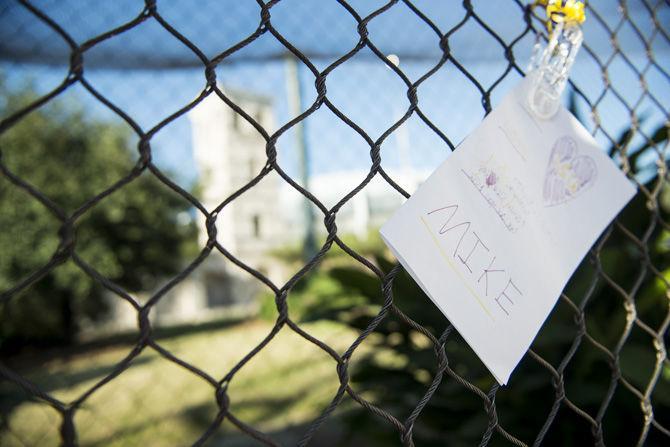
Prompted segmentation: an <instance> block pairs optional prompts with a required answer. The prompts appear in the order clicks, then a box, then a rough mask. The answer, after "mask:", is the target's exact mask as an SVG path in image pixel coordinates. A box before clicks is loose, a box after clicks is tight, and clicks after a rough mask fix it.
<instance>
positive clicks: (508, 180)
mask: <svg viewBox="0 0 670 447" xmlns="http://www.w3.org/2000/svg"><path fill="white" fill-rule="evenodd" d="M527 86H528V83H527V82H526V81H522V82H521V83H520V84H519V85H518V86H517V87H516V88H515V89H514V90H513V91H512V92H511V93H510V94H509V95H508V96H507V97H506V98H505V99H504V100H503V101H502V103H501V104H500V106H499V107H497V108H496V109H495V110H493V111H492V112H491V113H490V114H489V115H488V116H487V117H486V118H485V119H484V121H483V122H482V123H481V125H480V126H479V127H478V128H477V129H476V130H475V131H474V132H473V133H472V134H471V135H470V136H468V137H467V138H466V139H465V140H464V141H463V142H462V143H461V145H460V146H459V147H458V148H457V149H456V150H455V151H454V153H453V154H451V155H450V156H449V157H448V158H447V160H446V161H445V162H444V163H442V165H441V166H440V167H439V168H438V169H437V170H436V171H435V172H434V173H433V174H432V175H431V176H430V177H429V178H428V179H427V180H426V181H425V182H424V183H423V184H422V185H421V186H420V187H419V189H418V190H417V191H416V192H415V193H414V195H412V197H411V198H410V199H409V200H408V201H407V202H406V203H405V204H404V205H403V206H402V207H400V208H399V209H398V210H397V211H396V213H395V214H394V215H393V216H392V217H391V219H390V220H389V221H388V222H386V224H384V226H383V227H382V229H381V235H382V237H383V239H384V241H385V242H386V244H387V245H388V246H389V247H390V249H391V250H392V252H393V253H394V254H395V256H396V257H397V258H398V260H399V261H400V262H401V263H402V265H403V266H404V267H405V269H406V270H407V271H408V272H409V273H410V274H411V275H412V277H413V278H414V279H415V280H416V281H417V283H418V284H419V285H420V286H421V288H422V289H423V290H424V292H426V294H427V295H428V296H429V297H430V298H431V299H432V300H433V302H434V303H435V304H436V305H437V307H438V308H439V309H440V310H441V311H442V312H443V313H444V314H445V316H446V317H447V318H448V319H449V321H451V323H452V324H453V325H454V326H455V327H456V329H457V330H458V332H459V333H460V334H461V335H462V336H463V337H464V338H465V340H466V341H467V342H468V343H469V344H470V346H471V347H472V348H473V349H474V351H475V352H476V353H477V354H478V355H479V357H480V358H481V360H482V361H483V362H484V364H485V365H486V366H487V367H488V369H489V370H490V371H491V373H492V374H493V375H494V376H495V378H496V379H497V380H498V382H500V383H501V384H505V383H507V381H508V379H509V376H510V374H511V373H512V370H513V369H514V368H515V367H516V365H517V364H518V363H519V361H520V360H521V358H522V357H523V355H524V354H525V353H526V351H527V350H528V348H529V346H530V344H531V342H532V340H533V338H534V337H535V335H536V334H537V332H538V331H539V329H540V327H541V326H542V323H543V322H544V321H545V319H546V318H547V316H548V315H549V312H550V311H551V309H552V308H553V306H554V304H555V303H556V300H557V299H558V297H559V296H560V293H561V291H562V290H563V288H564V287H565V285H566V283H567V281H568V279H569V278H570V276H571V275H572V273H573V272H574V270H575V269H576V268H577V266H578V265H579V263H580V262H581V260H582V259H583V257H584V256H585V254H586V253H587V251H588V250H589V248H590V247H591V246H592V245H593V243H594V242H595V240H596V239H597V237H598V236H599V235H600V234H601V233H602V231H603V230H604V229H605V228H606V226H607V225H608V224H609V223H610V221H612V219H614V217H615V216H616V215H617V214H618V213H619V211H620V210H621V209H622V208H623V207H624V206H625V204H626V203H627V202H628V201H629V200H630V199H631V198H632V197H633V196H634V195H635V192H636V188H635V187H634V185H633V183H631V182H630V181H629V180H628V179H626V177H625V176H624V175H623V174H622V173H621V171H620V170H619V169H618V168H617V167H616V166H615V165H614V163H613V162H612V160H610V159H609V157H608V156H607V155H606V154H605V153H603V152H602V150H601V149H600V148H599V147H598V145H597V143H596V141H595V140H594V139H593V138H592V137H591V135H590V134H589V132H588V131H587V130H586V129H585V128H584V127H583V126H582V125H581V124H580V123H579V122H578V121H577V119H576V118H575V117H574V116H572V114H570V112H568V111H567V110H565V109H564V108H561V109H560V110H559V112H558V114H557V115H556V116H555V117H554V118H552V119H551V120H547V121H542V120H539V119H536V118H534V117H533V116H532V114H531V113H529V111H528V110H527V109H526V106H525V101H524V99H525V94H526V93H525V92H526V89H527Z"/></svg>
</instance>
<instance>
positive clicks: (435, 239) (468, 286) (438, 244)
mask: <svg viewBox="0 0 670 447" xmlns="http://www.w3.org/2000/svg"><path fill="white" fill-rule="evenodd" d="M419 218H420V219H421V222H423V225H424V226H425V227H426V230H427V231H428V234H430V237H431V239H433V242H434V243H435V246H437V249H438V250H439V251H440V254H441V255H442V258H444V260H445V261H447V265H448V266H449V267H451V269H452V270H453V271H454V273H456V275H458V277H459V278H460V279H461V281H463V285H464V286H465V287H466V288H467V289H468V291H469V292H470V294H471V295H472V296H473V297H474V299H476V300H477V302H478V303H479V305H480V306H481V308H482V309H483V310H484V312H486V315H488V316H489V317H490V318H491V320H494V321H495V319H494V318H493V315H491V311H489V309H488V307H486V304H484V301H483V300H482V299H481V297H480V296H479V295H478V294H477V292H475V291H474V289H473V288H472V287H470V284H468V282H467V281H466V280H465V278H464V277H463V274H462V273H461V272H460V271H459V270H458V268H456V265H455V264H454V262H453V261H452V260H451V258H450V257H449V255H447V253H445V251H444V249H443V248H442V245H441V244H440V241H439V240H438V239H437V237H436V236H435V233H433V230H431V229H430V226H429V225H428V222H426V219H424V218H423V216H419Z"/></svg>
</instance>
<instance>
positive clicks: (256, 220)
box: [251, 214, 261, 237]
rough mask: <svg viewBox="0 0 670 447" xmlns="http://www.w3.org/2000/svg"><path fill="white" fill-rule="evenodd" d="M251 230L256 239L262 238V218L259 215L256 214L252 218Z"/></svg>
mask: <svg viewBox="0 0 670 447" xmlns="http://www.w3.org/2000/svg"><path fill="white" fill-rule="evenodd" d="M251 228H252V229H253V232H254V237H261V217H260V216H259V215H258V214H255V215H254V217H252V218H251Z"/></svg>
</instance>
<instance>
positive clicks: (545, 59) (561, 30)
mask: <svg viewBox="0 0 670 447" xmlns="http://www.w3.org/2000/svg"><path fill="white" fill-rule="evenodd" d="M582 40H583V34H582V28H581V26H580V24H579V23H578V22H576V21H564V22H559V23H555V24H554V27H553V31H552V33H551V36H550V38H549V43H548V44H547V46H546V47H545V48H544V49H543V50H542V48H541V45H540V42H539V41H538V42H537V43H536V44H535V47H534V49H533V57H532V59H531V63H530V67H529V74H528V76H530V77H531V87H530V91H529V93H528V106H529V107H530V110H531V111H532V112H533V113H534V114H535V115H536V116H537V117H538V118H540V119H543V120H547V119H550V118H552V117H553V116H554V115H555V114H556V112H557V111H558V107H559V105H560V103H561V94H562V93H563V90H565V84H566V83H567V81H568V76H569V75H570V68H571V67H572V64H573V63H574V62H575V57H576V56H577V52H578V51H579V48H580V47H581V46H582Z"/></svg>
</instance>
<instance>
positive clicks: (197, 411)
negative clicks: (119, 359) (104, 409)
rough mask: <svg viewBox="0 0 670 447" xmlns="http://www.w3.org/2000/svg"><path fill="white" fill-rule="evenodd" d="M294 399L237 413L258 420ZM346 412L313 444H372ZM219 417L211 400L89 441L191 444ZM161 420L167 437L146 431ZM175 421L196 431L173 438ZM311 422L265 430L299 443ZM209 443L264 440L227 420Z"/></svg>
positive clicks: (247, 405)
mask: <svg viewBox="0 0 670 447" xmlns="http://www.w3.org/2000/svg"><path fill="white" fill-rule="evenodd" d="M292 400H293V399H290V398H281V399H273V398H269V399H249V400H245V401H240V402H239V403H238V404H236V405H235V409H234V413H235V414H237V413H238V412H244V411H254V412H255V413H257V416H256V417H254V420H263V419H264V418H266V417H269V416H273V415H275V414H277V413H280V412H283V411H285V410H286V409H287V407H289V406H290V405H291V401H292ZM316 416H318V415H315V417H316ZM343 416H346V415H345V413H341V414H339V415H337V414H336V415H335V417H334V418H333V417H331V418H329V420H330V421H331V423H329V424H326V426H324V427H323V428H322V429H320V430H319V431H318V432H317V433H316V435H315V436H314V438H313V440H312V442H311V443H310V444H311V445H318V446H319V447H335V446H340V445H348V446H363V445H368V444H366V443H365V442H363V440H362V439H359V440H358V441H356V437H355V436H354V435H353V433H350V432H348V431H347V430H346V426H345V425H343V424H342V423H341V421H339V419H340V418H342V417H343ZM215 417H216V407H215V406H214V404H212V403H209V404H199V405H193V406H190V407H187V408H185V409H182V410H181V411H179V412H177V413H174V414H173V415H169V416H167V417H165V416H163V417H154V418H150V419H144V420H143V421H142V422H137V423H133V424H126V425H124V426H123V427H122V428H121V429H119V430H117V431H115V432H114V433H113V434H111V435H109V436H106V437H104V438H101V439H97V440H95V441H94V442H88V443H86V445H87V446H89V447H102V446H106V445H109V444H111V443H117V444H120V445H139V444H140V443H142V442H144V441H147V439H146V438H148V437H150V438H151V440H152V441H151V442H152V443H154V444H155V445H161V446H162V445H191V444H192V443H193V442H195V441H196V440H197V439H198V438H199V437H200V436H201V435H202V434H203V433H205V432H206V431H207V429H208V428H209V426H210V425H211V424H212V422H213V421H214V419H215ZM245 422H248V423H250V424H251V425H252V426H254V425H255V424H254V422H252V421H245ZM161 424H162V425H164V428H165V430H164V433H165V437H161V436H160V434H159V435H158V436H156V434H155V432H154V433H152V435H151V436H149V435H147V434H145V435H143V434H142V432H143V431H144V430H146V429H148V428H150V427H156V425H161ZM171 424H186V425H187V426H188V429H187V431H188V432H189V433H192V435H191V436H190V438H189V439H181V438H177V437H174V438H173V437H172V436H173V435H172V436H171V434H170V430H169V425H171ZM310 424H311V421H307V422H305V423H301V424H286V425H285V426H283V427H279V428H275V429H271V430H263V432H264V433H265V434H266V435H267V436H269V437H270V438H271V439H272V440H274V441H275V442H277V443H279V444H280V445H295V444H296V443H297V442H298V441H299V439H300V438H301V437H302V436H303V435H304V434H305V432H307V430H308V429H309V426H310ZM159 430H161V429H159ZM206 445H207V446H210V447H212V446H214V447H218V446H221V447H224V446H225V447H242V446H245V447H246V446H251V445H263V444H262V443H260V442H259V441H256V440H255V439H254V438H252V437H251V436H249V435H247V434H246V433H244V432H242V431H241V430H239V429H238V428H237V427H235V426H233V425H232V424H231V423H230V422H228V421H227V420H224V422H223V424H222V425H221V426H220V427H219V428H218V429H217V430H216V432H215V433H214V434H213V435H212V436H211V437H210V438H209V440H208V442H207V443H206Z"/></svg>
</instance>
